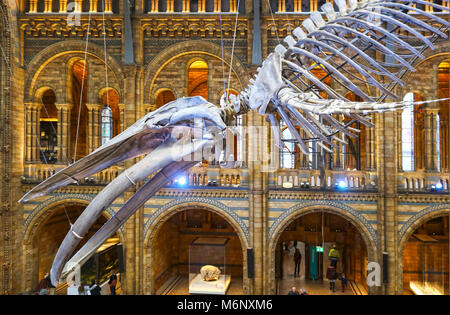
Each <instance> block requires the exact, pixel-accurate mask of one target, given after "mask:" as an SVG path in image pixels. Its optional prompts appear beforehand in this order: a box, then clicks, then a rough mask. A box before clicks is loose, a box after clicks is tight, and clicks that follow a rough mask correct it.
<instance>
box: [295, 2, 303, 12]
mask: <svg viewBox="0 0 450 315" xmlns="http://www.w3.org/2000/svg"><path fill="white" fill-rule="evenodd" d="M294 12H302V0H294Z"/></svg>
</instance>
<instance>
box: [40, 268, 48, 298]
mask: <svg viewBox="0 0 450 315" xmlns="http://www.w3.org/2000/svg"><path fill="white" fill-rule="evenodd" d="M49 287H50V284H49V277H48V273H47V274H45V277H44V278H43V279H42V280H41V281H39V288H38V292H39V295H48V289H49Z"/></svg>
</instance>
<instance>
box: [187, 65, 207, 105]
mask: <svg viewBox="0 0 450 315" xmlns="http://www.w3.org/2000/svg"><path fill="white" fill-rule="evenodd" d="M187 80H188V82H187V83H188V84H187V86H188V89H187V95H188V96H196V95H199V96H202V97H203V98H204V99H205V100H208V65H207V63H206V62H205V61H204V60H202V59H198V60H194V61H193V62H191V63H190V64H189V66H188V77H187Z"/></svg>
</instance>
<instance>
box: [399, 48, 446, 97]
mask: <svg viewBox="0 0 450 315" xmlns="http://www.w3.org/2000/svg"><path fill="white" fill-rule="evenodd" d="M424 55H425V58H424V59H422V60H420V61H419V62H418V63H417V64H415V65H414V68H415V69H416V70H417V71H415V72H411V71H410V72H408V73H407V75H406V76H405V77H404V79H403V82H404V83H405V86H404V87H399V88H398V90H399V91H400V94H401V95H405V94H406V93H407V92H417V93H420V94H421V95H422V96H423V98H424V100H432V99H437V98H438V96H437V89H436V91H434V90H433V91H434V92H431V91H428V89H423V90H421V89H418V90H414V91H412V90H409V87H417V82H423V81H424V79H423V78H422V79H420V78H419V76H421V77H422V76H423V75H424V74H426V75H427V76H429V78H431V81H430V80H428V78H427V79H426V80H425V81H426V82H424V84H425V83H426V84H427V85H429V84H430V82H433V83H436V84H437V74H438V66H439V64H440V63H441V62H442V61H448V59H449V57H450V52H449V51H448V46H445V45H438V46H437V48H436V49H435V50H433V51H431V52H430V50H428V51H427V53H425V54H424ZM427 63H430V65H427ZM421 68H422V69H421ZM419 70H420V71H419ZM431 105H433V104H427V106H431Z"/></svg>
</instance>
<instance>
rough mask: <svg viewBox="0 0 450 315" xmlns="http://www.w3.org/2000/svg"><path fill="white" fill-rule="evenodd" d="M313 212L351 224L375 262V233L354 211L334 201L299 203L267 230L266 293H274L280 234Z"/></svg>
mask: <svg viewBox="0 0 450 315" xmlns="http://www.w3.org/2000/svg"><path fill="white" fill-rule="evenodd" d="M315 212H326V213H330V214H334V215H337V216H340V217H342V218H344V219H345V220H347V221H349V222H350V223H352V224H353V225H354V226H355V227H356V229H357V230H358V232H359V233H360V234H361V237H362V239H363V240H364V243H365V245H366V248H367V256H368V257H367V258H368V260H369V261H377V236H376V231H375V230H374V228H373V227H372V226H371V225H370V224H369V222H368V221H367V220H366V219H365V218H364V217H363V216H362V215H361V214H359V213H357V211H356V210H354V209H353V208H351V207H349V206H347V205H345V204H343V203H340V202H335V201H331V202H330V201H312V202H306V203H301V204H298V205H295V206H292V207H291V208H289V209H288V210H286V211H285V212H284V213H283V214H282V215H281V216H280V217H278V219H277V220H276V221H275V222H274V223H273V224H272V226H271V227H270V229H269V237H268V255H269V270H270V275H269V278H268V281H269V283H270V285H269V287H268V290H270V292H266V293H268V294H275V292H276V281H275V250H276V246H277V243H278V240H279V238H280V236H281V234H282V233H283V232H284V230H285V229H286V228H287V226H288V225H289V224H290V223H292V222H293V221H294V220H296V219H298V218H299V217H302V216H304V215H307V214H311V213H315Z"/></svg>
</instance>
